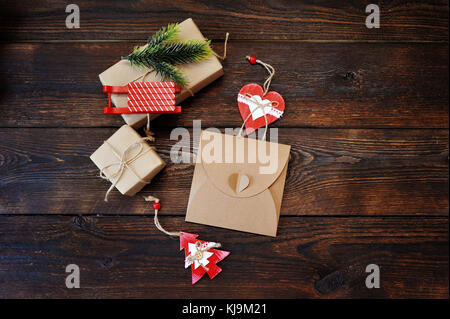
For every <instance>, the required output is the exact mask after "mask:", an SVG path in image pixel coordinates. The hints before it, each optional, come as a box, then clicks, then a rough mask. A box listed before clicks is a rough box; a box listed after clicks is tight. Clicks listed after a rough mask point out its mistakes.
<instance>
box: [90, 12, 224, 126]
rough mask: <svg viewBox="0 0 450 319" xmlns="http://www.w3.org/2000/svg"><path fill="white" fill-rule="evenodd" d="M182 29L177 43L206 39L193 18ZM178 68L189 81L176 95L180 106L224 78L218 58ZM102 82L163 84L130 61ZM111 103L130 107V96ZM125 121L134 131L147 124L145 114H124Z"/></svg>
mask: <svg viewBox="0 0 450 319" xmlns="http://www.w3.org/2000/svg"><path fill="white" fill-rule="evenodd" d="M179 29H180V32H179V33H178V40H181V41H184V40H203V39H205V38H204V37H203V35H202V33H201V32H200V30H199V29H198V27H197V25H196V24H195V23H194V21H193V20H192V19H191V18H189V19H187V20H185V21H183V22H182V23H180V24H179ZM177 67H178V68H179V69H180V70H181V71H182V72H183V74H184V75H185V76H186V78H187V79H188V83H187V87H186V88H184V89H182V90H181V92H180V93H177V94H176V103H177V105H178V104H179V103H181V102H182V101H184V100H185V99H187V98H188V97H190V96H191V95H192V93H196V92H198V91H200V90H201V89H202V88H204V87H205V86H207V85H208V84H210V83H211V82H213V81H215V80H216V79H218V78H219V77H221V76H222V75H223V68H222V64H220V62H219V60H218V59H217V58H216V57H215V56H211V57H209V58H207V59H205V60H203V61H200V62H195V63H189V64H181V65H177ZM149 71H150V72H149ZM99 78H100V82H101V83H102V85H111V86H124V85H127V84H128V83H130V82H135V81H141V82H158V81H161V80H162V79H161V77H160V76H159V75H157V74H156V72H154V71H151V70H149V69H147V68H138V67H136V66H132V65H131V63H130V61H128V60H120V61H119V62H117V63H116V64H114V65H113V66H111V67H110V68H109V69H107V70H106V71H104V72H103V73H101V74H100V75H99ZM191 92H192V93H191ZM111 101H112V103H113V104H114V105H115V106H116V107H128V104H127V103H128V100H127V94H112V95H111ZM156 116H157V115H152V118H155V117H156ZM122 117H123V119H124V120H125V122H126V123H127V124H128V125H130V126H132V127H133V128H139V127H141V126H143V125H144V124H145V122H146V120H147V115H146V114H122Z"/></svg>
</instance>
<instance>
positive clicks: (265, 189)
mask: <svg viewBox="0 0 450 319" xmlns="http://www.w3.org/2000/svg"><path fill="white" fill-rule="evenodd" d="M208 137H211V138H212V139H211V140H208ZM226 138H229V139H230V140H232V143H233V145H236V141H238V140H239V141H240V142H242V141H244V143H243V144H244V145H243V150H244V153H245V154H246V156H245V158H244V159H245V160H244V163H238V161H237V159H236V158H237V157H234V158H233V162H232V163H208V162H207V161H205V160H204V156H202V154H204V153H203V152H204V151H205V149H206V148H207V149H208V150H214V151H215V150H217V149H220V147H222V154H225V152H227V153H228V154H229V152H230V146H229V145H228V146H227V145H225V143H224V141H225V139H226ZM220 140H221V141H222V143H221V145H219V144H218V143H219V142H218V141H220ZM216 142H217V143H216ZM263 144H265V146H266V147H272V150H274V149H276V150H277V152H273V151H271V152H270V158H271V159H272V160H275V158H274V157H275V156H276V157H277V165H276V168H275V169H274V170H273V172H272V173H270V174H261V173H260V170H259V168H260V167H261V166H264V165H263V163H261V161H259V160H258V159H256V162H255V163H251V162H250V161H249V158H248V156H247V155H248V154H251V153H253V149H252V146H251V145H256V147H261V145H263ZM231 147H233V146H231ZM289 152H290V146H289V145H284V144H277V143H271V142H265V141H258V140H254V139H248V138H241V137H236V136H231V135H224V134H220V133H213V132H207V131H203V132H202V135H201V137H200V145H199V151H198V155H197V156H198V157H200V159H199V160H198V161H197V163H196V165H195V170H194V176H193V179H192V186H191V193H190V197H189V203H188V209H187V214H186V221H188V222H194V223H200V224H205V225H211V226H217V227H223V228H228V229H234V230H240V231H245V232H250V233H255V234H261V235H267V236H276V233H277V227H278V220H279V217H280V209H281V201H282V198H283V191H284V184H285V180H286V173H287V166H288V161H289ZM242 174H245V175H246V176H248V177H249V180H250V181H249V184H248V187H247V188H245V189H244V190H243V191H241V192H238V190H237V187H236V182H237V180H238V179H239V176H240V175H242Z"/></svg>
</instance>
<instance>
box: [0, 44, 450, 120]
mask: <svg viewBox="0 0 450 319" xmlns="http://www.w3.org/2000/svg"><path fill="white" fill-rule="evenodd" d="M135 44H136V43H95V44H93V43H85V44H79V43H64V44H62V43H59V44H55V43H45V44H4V47H3V49H2V57H1V59H0V78H1V79H2V85H1V86H0V88H1V90H2V92H1V97H2V98H1V99H0V109H1V110H2V112H1V114H0V126H4V127H5V126H7V127H43V126H44V127H45V126H58V127H67V126H68V127H92V126H96V127H98V126H119V125H122V123H123V121H122V119H121V118H120V117H119V116H117V117H116V116H107V115H104V114H103V113H102V109H103V107H105V106H106V105H107V97H106V95H105V94H103V93H102V90H101V86H100V82H99V80H98V74H99V73H101V72H102V71H103V70H105V69H106V68H108V67H109V66H110V65H112V64H113V63H114V62H115V61H117V59H118V58H119V57H120V56H122V55H125V54H127V52H128V51H129V50H131V48H132V47H133V46H134V45H135ZM248 54H255V55H257V56H259V57H260V58H261V59H262V60H264V61H266V62H268V63H271V64H273V66H274V67H275V68H276V70H277V73H276V75H275V77H274V79H273V81H272V88H273V90H276V91H278V92H280V93H281V94H282V95H283V96H284V98H285V100H286V105H287V106H286V112H285V115H284V117H283V118H282V119H281V120H279V121H277V122H276V123H274V124H273V125H272V126H278V127H299V126H301V127H448V123H449V122H448V119H449V116H448V114H449V112H448V107H449V103H448V101H449V99H448V85H449V73H448V44H376V45H374V44H342V43H340V44H323V43H322V44H317V43H314V44H312V43H283V44H282V45H279V44H276V43H273V42H269V43H231V44H230V46H229V50H228V58H227V60H226V61H225V62H224V69H225V76H224V77H222V78H221V79H219V80H218V81H216V82H214V83H213V84H212V85H210V86H208V87H207V88H205V89H203V90H202V91H200V92H199V93H197V94H196V96H195V97H193V98H190V99H188V100H186V101H185V102H183V103H181V105H182V107H183V114H182V115H180V116H165V117H163V118H164V119H157V120H156V121H155V123H154V125H156V126H158V125H160V126H185V127H191V126H192V121H193V120H194V119H201V120H202V121H203V123H204V125H207V126H223V127H227V126H228V127H230V126H233V127H237V126H239V125H241V123H242V119H241V117H240V115H239V112H238V111H237V102H236V98H237V93H238V91H239V90H240V88H241V87H242V86H243V85H244V84H247V83H251V82H257V83H259V84H262V82H263V81H264V78H265V77H266V76H267V73H266V71H265V70H264V68H262V67H261V66H257V65H250V64H249V63H248V62H247V61H246V60H245V58H244V57H245V55H248Z"/></svg>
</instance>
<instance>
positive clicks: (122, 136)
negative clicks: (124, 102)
mask: <svg viewBox="0 0 450 319" xmlns="http://www.w3.org/2000/svg"><path fill="white" fill-rule="evenodd" d="M147 140H149V138H143V137H141V136H140V135H139V134H138V133H137V132H136V131H135V130H134V129H133V128H131V127H130V126H129V125H123V126H122V127H121V128H120V129H119V130H117V131H116V132H115V133H114V134H113V135H112V136H111V137H110V138H109V139H107V140H106V141H105V142H104V143H103V144H102V145H101V146H100V147H99V148H98V149H97V150H96V151H95V152H94V153H93V154H92V155H91V160H92V161H93V162H94V164H95V165H97V167H98V168H99V169H100V176H101V177H102V178H104V179H107V180H109V181H110V182H111V183H112V184H111V186H110V188H109V189H108V191H107V192H106V195H105V201H108V195H109V193H110V192H111V190H112V189H114V187H115V188H117V189H118V190H119V192H121V193H122V194H124V195H129V196H133V195H135V194H136V193H137V192H139V191H140V190H141V189H142V188H143V187H144V186H145V185H146V184H148V183H149V182H150V181H151V180H152V178H153V177H155V175H156V174H158V173H159V172H160V171H161V170H162V169H163V168H164V166H165V163H164V161H163V160H162V159H161V158H160V157H159V155H158V154H157V153H156V152H155V151H154V150H153V148H152V147H150V145H148V143H147Z"/></svg>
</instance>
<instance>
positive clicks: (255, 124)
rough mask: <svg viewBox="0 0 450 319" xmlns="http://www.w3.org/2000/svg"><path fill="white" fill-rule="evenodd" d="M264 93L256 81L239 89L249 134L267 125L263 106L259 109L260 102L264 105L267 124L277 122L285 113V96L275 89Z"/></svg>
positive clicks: (242, 111) (239, 99)
mask: <svg viewBox="0 0 450 319" xmlns="http://www.w3.org/2000/svg"><path fill="white" fill-rule="evenodd" d="M263 94H264V90H263V88H262V87H261V86H259V85H258V84H256V83H250V84H246V85H244V86H243V87H242V89H241V90H240V91H239V94H238V99H237V100H238V106H239V112H241V116H242V119H243V120H244V122H245V128H246V132H247V134H250V133H251V132H253V131H255V130H256V129H258V128H260V127H264V126H265V125H266V121H265V119H264V113H263V110H262V108H260V109H257V108H258V104H259V105H263V106H264V112H265V113H266V117H267V124H270V123H273V122H275V121H276V120H278V119H279V118H280V117H281V116H282V115H283V112H284V99H283V97H282V96H281V95H280V94H279V93H278V92H275V91H269V92H267V94H266V95H264V96H263ZM255 109H257V110H255ZM252 111H253V113H252ZM250 114H251V115H250Z"/></svg>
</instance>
